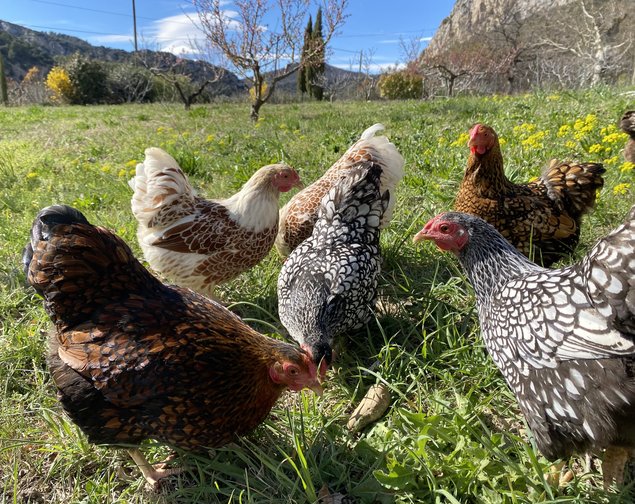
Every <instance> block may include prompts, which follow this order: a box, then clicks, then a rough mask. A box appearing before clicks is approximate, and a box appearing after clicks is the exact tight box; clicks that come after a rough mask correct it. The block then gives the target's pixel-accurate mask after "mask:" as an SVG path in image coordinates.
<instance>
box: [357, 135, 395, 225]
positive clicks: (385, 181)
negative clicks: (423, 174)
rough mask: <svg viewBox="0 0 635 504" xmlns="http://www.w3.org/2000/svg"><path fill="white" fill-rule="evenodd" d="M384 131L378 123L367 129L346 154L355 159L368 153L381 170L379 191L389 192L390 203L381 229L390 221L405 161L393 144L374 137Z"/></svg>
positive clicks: (380, 137) (383, 138) (386, 139)
mask: <svg viewBox="0 0 635 504" xmlns="http://www.w3.org/2000/svg"><path fill="white" fill-rule="evenodd" d="M384 129H385V127H384V125H383V124H379V123H377V124H374V125H372V126H371V127H370V128H367V129H366V130H365V131H364V132H363V133H362V135H361V137H360V139H359V140H358V141H357V142H356V143H355V144H354V145H353V146H352V147H351V148H350V149H349V151H348V153H347V154H348V155H349V156H350V157H355V156H358V155H359V153H360V152H361V153H363V152H364V151H370V153H371V159H372V161H373V162H374V163H377V164H379V165H380V166H381V168H382V172H381V178H380V180H381V182H380V184H381V185H380V189H381V191H382V193H383V192H384V191H390V201H389V203H388V208H386V211H385V212H384V216H383V218H382V227H385V226H386V225H388V223H389V222H390V220H391V219H392V212H393V209H394V207H395V204H396V198H395V194H396V191H395V188H396V187H397V184H399V182H400V181H401V179H402V178H403V177H404V174H405V173H404V164H405V160H404V158H403V156H402V155H401V154H400V153H399V151H398V150H397V147H395V144H393V143H392V142H391V141H390V140H388V138H386V137H385V136H383V135H382V136H375V134H376V133H377V132H379V131H383V130H384Z"/></svg>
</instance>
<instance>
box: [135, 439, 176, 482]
mask: <svg viewBox="0 0 635 504" xmlns="http://www.w3.org/2000/svg"><path fill="white" fill-rule="evenodd" d="M127 452H128V454H129V455H130V457H132V460H134V462H135V464H137V466H138V467H139V469H140V470H141V473H142V474H143V477H144V478H145V480H146V481H147V482H148V484H149V485H150V486H151V487H152V488H156V487H157V485H158V483H159V481H160V480H161V479H163V478H166V477H168V476H172V475H174V474H179V473H181V472H182V471H183V468H181V467H172V468H170V469H165V468H164V467H161V466H162V465H163V464H157V465H154V466H153V465H152V464H150V462H148V459H146V458H145V456H144V455H143V453H141V450H139V449H138V448H134V449H129V450H127Z"/></svg>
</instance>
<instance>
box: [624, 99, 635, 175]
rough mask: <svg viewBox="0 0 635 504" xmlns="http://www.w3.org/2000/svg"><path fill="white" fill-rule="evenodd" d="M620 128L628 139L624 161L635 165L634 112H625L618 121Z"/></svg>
mask: <svg viewBox="0 0 635 504" xmlns="http://www.w3.org/2000/svg"><path fill="white" fill-rule="evenodd" d="M620 128H621V129H622V131H623V132H624V133H627V134H628V136H629V137H630V138H629V139H628V140H627V141H626V147H624V159H626V161H630V162H631V163H635V110H627V111H626V112H624V115H623V116H622V119H620Z"/></svg>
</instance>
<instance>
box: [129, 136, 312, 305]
mask: <svg viewBox="0 0 635 504" xmlns="http://www.w3.org/2000/svg"><path fill="white" fill-rule="evenodd" d="M129 184H130V187H132V189H133V191H134V194H133V196H132V202H131V206H132V212H133V214H134V216H135V218H136V219H137V221H138V231H137V237H138V239H139V245H140V246H141V249H142V250H143V254H144V257H145V259H146V261H148V263H149V264H150V266H151V267H152V269H154V270H155V271H156V272H158V273H161V274H162V275H164V276H165V277H166V278H168V279H169V280H170V281H171V282H175V283H177V284H179V285H181V286H183V287H190V288H191V289H194V290H196V291H197V292H200V293H201V294H205V295H207V296H210V297H214V290H215V287H216V286H217V285H218V284H221V283H224V282H227V281H229V280H232V279H233V278H236V277H237V276H238V275H239V274H241V273H243V272H244V271H247V270H248V269H250V268H252V267H253V266H255V265H256V264H258V263H259V262H260V261H261V260H262V259H264V258H265V257H266V255H267V254H268V253H269V251H270V250H271V248H272V247H273V243H274V241H275V238H276V234H277V233H278V211H279V198H280V193H281V192H287V191H289V190H291V189H292V188H294V187H298V188H301V187H302V183H301V181H300V177H299V176H298V174H297V172H296V171H295V170H294V169H293V168H291V167H289V166H287V165H284V164H274V165H268V166H264V167H262V168H260V169H259V170H258V171H257V172H256V173H254V174H253V175H252V176H251V178H250V179H249V180H248V181H247V182H246V183H245V185H244V186H243V187H242V188H241V189H240V191H238V192H237V193H236V194H234V195H233V196H230V197H229V198H226V199H220V200H207V199H205V198H201V197H200V196H198V195H197V194H196V191H195V190H194V188H193V187H192V186H191V185H190V183H189V181H188V179H187V177H186V175H185V173H183V170H182V169H181V168H180V167H179V165H178V164H177V162H176V161H175V160H174V158H173V157H172V156H170V155H169V154H168V153H167V152H165V151H163V150H161V149H159V148H157V147H151V148H148V149H146V151H145V159H144V161H143V163H139V164H138V165H137V170H136V175H135V176H134V177H133V178H132V179H131V180H130V182H129Z"/></svg>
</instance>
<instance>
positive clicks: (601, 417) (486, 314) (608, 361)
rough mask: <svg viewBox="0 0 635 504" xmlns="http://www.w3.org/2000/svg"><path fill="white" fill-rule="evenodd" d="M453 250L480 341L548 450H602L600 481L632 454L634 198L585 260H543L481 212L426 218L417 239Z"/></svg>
mask: <svg viewBox="0 0 635 504" xmlns="http://www.w3.org/2000/svg"><path fill="white" fill-rule="evenodd" d="M422 239H427V240H433V241H434V242H435V243H436V244H437V246H438V247H439V248H440V249H442V250H447V251H450V252H453V253H454V254H456V256H457V257H458V259H459V262H460V263H461V265H462V267H463V270H464V271H465V273H466V274H467V277H468V279H469V281H470V283H471V284H472V286H473V287H474V291H475V293H476V300H477V306H478V316H479V321H480V326H481V333H482V335H483V340H484V341H485V346H486V347H487V350H488V352H489V353H490V355H491V356H492V359H493V360H494V362H495V363H496V366H498V368H499V369H500V371H501V372H502V373H503V375H504V377H505V380H506V381H507V384H508V385H509V387H510V388H511V389H512V391H513V392H514V394H515V395H516V398H517V399H518V402H519V404H520V409H521V411H522V412H523V415H524V416H525V418H526V420H527V424H528V425H529V428H530V429H531V431H532V433H533V435H534V438H535V440H536V445H537V446H538V449H539V450H540V451H541V452H542V453H543V454H544V455H545V456H546V457H547V458H549V459H551V460H553V459H558V458H565V457H569V456H571V454H573V453H580V454H581V453H586V452H589V451H592V450H600V449H606V452H605V454H604V462H603V465H602V470H603V473H604V482H605V486H606V487H608V486H609V485H610V483H611V482H613V481H616V482H617V483H618V484H621V483H622V477H623V470H624V463H625V462H626V460H627V458H628V456H629V455H630V454H633V453H635V451H634V450H635V421H634V420H633V419H634V418H635V206H633V207H632V208H631V211H630V212H629V215H628V216H627V218H626V220H625V222H624V224H622V225H621V226H619V227H618V228H617V229H615V230H614V231H613V232H611V233H610V234H609V235H608V236H606V237H604V238H602V239H601V240H600V241H598V243H597V244H596V245H595V246H594V247H593V248H592V249H591V250H590V251H589V252H588V253H587V254H586V255H585V256H584V257H583V258H582V260H581V261H580V262H579V263H577V264H574V265H573V266H569V267H566V268H561V269H553V270H551V269H546V268H542V267H540V266H537V265H536V264H534V263H532V262H530V261H529V260H527V258H526V257H525V256H523V255H521V254H520V252H518V250H516V249H515V248H513V247H512V246H511V245H510V244H509V242H507V241H506V240H505V239H503V237H502V236H501V235H500V233H499V232H498V231H497V230H496V229H495V228H494V227H492V226H491V225H489V224H488V223H486V222H485V221H484V220H482V219H480V218H479V217H475V216H472V215H467V214H463V213H457V212H448V213H445V214H441V215H439V216H437V217H435V218H433V219H432V220H430V221H429V222H428V223H427V224H426V225H425V227H424V228H423V229H422V230H421V231H420V232H419V233H418V234H417V235H416V236H415V241H418V240H422Z"/></svg>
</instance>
